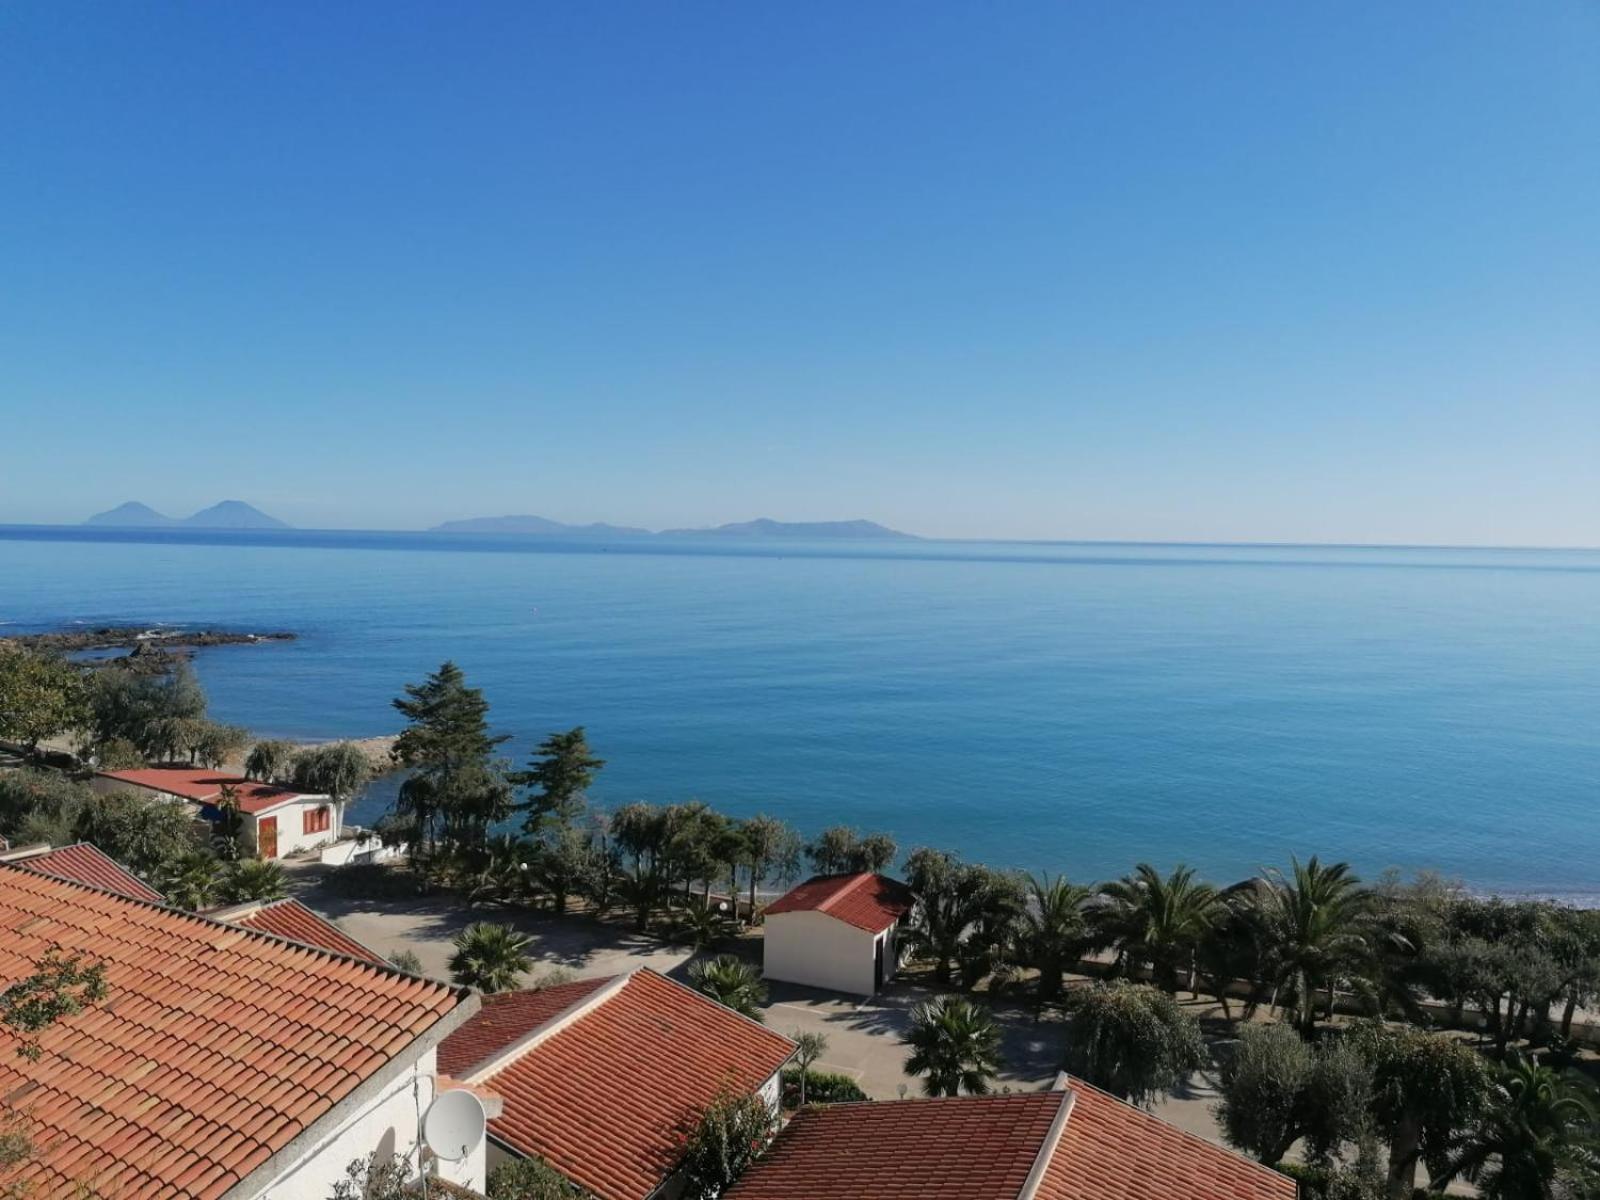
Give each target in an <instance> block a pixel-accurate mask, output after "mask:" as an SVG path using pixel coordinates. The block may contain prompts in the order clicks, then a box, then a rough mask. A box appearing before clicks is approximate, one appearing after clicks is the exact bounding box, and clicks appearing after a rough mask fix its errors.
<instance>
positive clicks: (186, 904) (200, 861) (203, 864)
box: [160, 850, 217, 911]
mask: <svg viewBox="0 0 1600 1200" xmlns="http://www.w3.org/2000/svg"><path fill="white" fill-rule="evenodd" d="M160 882H161V890H162V891H163V892H164V893H165V894H166V897H167V902H168V903H169V904H173V905H176V906H177V907H178V908H187V909H189V910H190V911H196V910H199V909H202V908H205V907H206V906H207V905H209V904H210V903H211V902H212V901H213V900H215V899H216V898H217V860H216V859H215V858H214V857H213V856H212V855H211V854H209V853H207V852H206V851H204V850H190V851H189V852H188V853H186V854H183V855H182V856H180V857H179V858H176V859H174V860H173V861H172V862H171V863H169V864H168V865H167V868H166V870H165V871H163V872H162V874H161V881H160Z"/></svg>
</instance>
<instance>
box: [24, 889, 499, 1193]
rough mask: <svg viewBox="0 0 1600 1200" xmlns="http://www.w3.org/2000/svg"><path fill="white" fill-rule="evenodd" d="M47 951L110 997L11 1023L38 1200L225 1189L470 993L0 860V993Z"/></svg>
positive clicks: (27, 1171)
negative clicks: (25, 1053) (19, 1033)
mask: <svg viewBox="0 0 1600 1200" xmlns="http://www.w3.org/2000/svg"><path fill="white" fill-rule="evenodd" d="M52 945H56V946H60V947H61V949H62V950H63V951H64V952H66V953H69V954H71V953H83V954H85V955H86V956H88V957H89V958H90V959H92V960H96V961H100V962H103V963H104V964H105V965H106V973H105V977H106V983H107V985H108V987H109V995H108V997H107V998H106V1000H105V1001H103V1002H102V1003H100V1004H98V1005H95V1006H93V1007H91V1008H90V1009H89V1010H87V1011H85V1012H83V1013H80V1014H78V1015H77V1016H73V1017H68V1018H65V1019H64V1020H62V1021H60V1022H58V1023H57V1024H55V1025H54V1026H52V1027H50V1028H49V1029H47V1030H45V1031H44V1033H43V1034H42V1036H41V1037H40V1046H41V1049H42V1055H41V1057H40V1058H39V1059H38V1060H37V1061H35V1062H30V1061H28V1060H27V1059H25V1058H23V1057H21V1056H20V1055H19V1054H18V1053H17V1052H16V1051H17V1045H16V1042H17V1038H16V1035H15V1034H13V1033H11V1032H10V1031H9V1030H0V1106H4V1107H6V1108H10V1109H12V1110H14V1111H17V1112H20V1113H22V1114H24V1115H25V1118H26V1120H27V1122H28V1124H29V1127H30V1131H31V1134H32V1138H33V1141H34V1145H35V1150H36V1157H35V1158H34V1159H33V1160H32V1161H31V1162H30V1163H29V1164H28V1165H27V1166H26V1167H25V1168H23V1169H22V1172H21V1176H20V1177H21V1179H22V1180H25V1181H27V1182H29V1183H30V1184H31V1185H32V1186H33V1188H34V1190H35V1192H37V1193H38V1194H39V1195H41V1196H57V1195H68V1194H71V1191H72V1188H73V1186H74V1185H75V1184H76V1183H78V1182H87V1183H92V1184H93V1185H94V1186H95V1187H96V1188H97V1190H98V1191H99V1192H100V1193H102V1194H104V1195H108V1196H113V1195H114V1196H127V1197H135V1196H137V1197H139V1198H140V1200H212V1198H214V1197H220V1196H222V1195H223V1194H224V1193H225V1192H227V1191H228V1190H229V1189H230V1188H232V1187H233V1186H235V1185H236V1184H238V1183H239V1181H240V1180H241V1179H243V1178H245V1177H246V1176H248V1175H249V1174H250V1173H251V1172H252V1171H254V1170H255V1169H256V1168H258V1167H260V1166H261V1165H262V1164H263V1163H264V1162H266V1161H267V1159H268V1158H269V1157H271V1156H272V1155H273V1154H274V1153H276V1152H277V1151H279V1150H281V1149H283V1148H284V1147H285V1146H286V1145H287V1144H288V1143H289V1142H290V1141H291V1140H292V1139H293V1138H295V1137H296V1136H297V1135H298V1134H299V1133H301V1132H302V1131H303V1130H305V1129H306V1128H307V1127H308V1126H310V1125H311V1124H312V1123H313V1122H315V1121H317V1120H318V1119H319V1118H321V1117H323V1116H324V1115H326V1114H328V1113H329V1112H330V1111H331V1110H332V1109H333V1108H334V1106H335V1105H336V1104H337V1103H338V1102H339V1101H340V1100H342V1099H344V1098H345V1097H346V1096H348V1095H349V1094H350V1093H351V1092H352V1091H353V1090H354V1089H355V1088H356V1087H357V1086H358V1085H359V1084H360V1083H362V1081H364V1080H366V1079H369V1078H371V1077H372V1076H373V1075H374V1074H376V1073H377V1072H379V1071H380V1070H382V1069H383V1068H385V1067H386V1066H388V1065H389V1064H390V1063H391V1062H392V1061H393V1060H394V1059H396V1058H397V1057H400V1056H402V1055H403V1054H405V1052H406V1051H407V1050H408V1049H409V1048H411V1047H412V1046H414V1044H415V1043H416V1041H417V1039H418V1038H419V1037H420V1036H422V1035H423V1034H425V1033H427V1032H428V1031H429V1030H430V1029H433V1028H434V1027H435V1026H438V1025H439V1024H440V1022H441V1021H444V1020H447V1019H449V1016H450V1014H451V1013H452V1012H453V1011H454V1010H456V1009H457V1008H459V1007H460V1006H462V1005H463V1004H471V1003H473V1001H472V998H471V996H470V994H469V993H466V992H464V991H461V990H458V989H453V988H449V987H446V986H444V985H442V984H438V983H432V982H428V981H426V980H420V979H413V978H411V977H409V976H406V975H402V974H400V973H399V972H396V971H389V970H384V969H381V968H378V967H375V966H368V965H366V964H363V963H357V962H352V961H351V960H349V959H345V958H340V957H337V956H335V955H332V954H328V953H326V952H324V951H321V950H313V949H310V948H305V947H299V946H294V945H290V944H288V943H286V942H283V941H280V940H279V939H277V938H274V937H269V936H267V935H265V934H261V933H257V932H255V931H253V930H249V929H238V928H234V927H232V926H229V925H224V924H221V923H220V922H217V921H212V920H208V919H207V918H205V917H200V916H194V915H192V914H189V913H184V912H180V911H179V910H177V909H173V908H166V907H162V906H159V905H154V904H147V903H143V902H141V901H136V900H129V899H126V898H125V897H122V896H118V895H114V894H112V893H110V892H105V891H99V890H96V889H93V888H89V887H86V886H84V885H82V884H77V883H71V882H67V881H64V880H59V879H55V878H52V877H50V876H46V875H40V874H37V873H35V872H32V871H25V870H21V869H19V868H15V867H6V866H0V986H3V985H5V984H9V983H11V982H14V981H16V980H18V979H21V978H24V977H26V976H27V975H30V974H32V973H33V970H34V962H35V961H36V960H37V959H38V958H40V957H41V956H42V955H43V954H44V953H45V952H46V950H48V949H49V948H50V947H51V946H52Z"/></svg>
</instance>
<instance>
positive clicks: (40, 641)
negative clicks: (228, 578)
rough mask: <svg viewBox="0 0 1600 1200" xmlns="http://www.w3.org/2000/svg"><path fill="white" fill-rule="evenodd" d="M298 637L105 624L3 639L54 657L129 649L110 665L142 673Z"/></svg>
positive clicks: (217, 630) (280, 633)
mask: <svg viewBox="0 0 1600 1200" xmlns="http://www.w3.org/2000/svg"><path fill="white" fill-rule="evenodd" d="M295 636H296V635H295V634H292V633H287V632H283V631H277V632H272V633H234V632H230V631H228V630H222V629H192V630H188V629H172V630H163V629H151V628H149V627H147V626H144V625H105V626H101V627H100V628H98V629H71V630H63V631H58V632H55V633H30V634H23V635H21V636H19V637H13V638H0V642H8V643H9V644H11V645H14V646H25V647H27V648H28V649H30V650H42V651H44V652H46V653H50V654H77V653H80V652H82V651H85V650H127V651H128V654H126V655H124V656H122V657H120V658H109V659H106V660H105V662H106V663H107V664H113V663H115V664H121V665H124V666H128V667H131V668H133V669H136V670H139V671H141V672H142V671H149V670H152V669H154V670H165V669H166V667H167V665H168V664H170V662H171V661H172V659H174V658H180V657H182V658H186V657H188V655H189V654H190V653H191V652H193V651H194V650H197V649H199V648H201V647H204V646H249V645H254V644H255V643H257V642H292V641H294V639H295Z"/></svg>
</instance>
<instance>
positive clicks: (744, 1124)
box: [681, 1087, 778, 1200]
mask: <svg viewBox="0 0 1600 1200" xmlns="http://www.w3.org/2000/svg"><path fill="white" fill-rule="evenodd" d="M777 1132H778V1118H777V1114H775V1113H774V1112H773V1111H772V1110H771V1109H770V1108H768V1107H767V1104H766V1101H765V1100H763V1099H762V1098H761V1097H760V1096H752V1095H750V1094H749V1093H743V1092H737V1091H735V1090H733V1089H732V1088H727V1087H725V1088H724V1089H723V1090H722V1091H721V1092H720V1093H718V1095H717V1098H716V1099H715V1100H713V1101H712V1102H711V1103H710V1104H709V1105H707V1107H706V1110H705V1111H704V1112H703V1113H701V1114H700V1117H699V1119H698V1120H697V1121H695V1122H694V1123H692V1124H691V1125H690V1126H689V1127H688V1128H687V1129H686V1130H685V1131H684V1132H683V1134H682V1142H681V1144H682V1146H683V1164H682V1169H683V1180H684V1192H683V1198H684V1200H716V1197H718V1196H720V1195H721V1194H722V1193H723V1192H725V1191H727V1190H728V1189H729V1188H730V1187H732V1186H733V1184H734V1183H735V1181H737V1180H738V1178H739V1176H741V1175H743V1174H744V1172H745V1169H746V1168H747V1167H749V1165H750V1164H751V1163H752V1162H754V1161H755V1160H756V1159H757V1158H759V1157H760V1156H761V1152H762V1151H764V1150H765V1149H766V1148H767V1145H768V1143H770V1142H771V1141H772V1138H773V1135H774V1134H776V1133H777Z"/></svg>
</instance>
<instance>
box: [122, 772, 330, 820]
mask: <svg viewBox="0 0 1600 1200" xmlns="http://www.w3.org/2000/svg"><path fill="white" fill-rule="evenodd" d="M99 774H100V778H101V779H114V780H116V781H117V782H118V783H131V784H134V785H136V786H138V787H144V788H152V789H154V790H155V791H158V792H170V793H171V794H172V795H174V796H182V797H183V798H184V799H185V800H193V801H195V802H196V803H199V804H214V803H215V802H216V801H217V800H219V799H220V798H221V797H222V789H223V788H224V787H231V788H233V790H234V794H235V795H236V796H237V797H238V799H239V811H240V812H247V813H258V812H264V811H265V810H267V809H269V808H273V807H276V806H277V805H279V804H282V803H284V802H285V801H286V800H293V799H295V798H296V797H297V796H301V795H304V794H305V793H302V792H297V791H295V790H294V789H293V788H286V787H279V786H277V785H276V784H272V783H262V782H261V781H260V780H259V779H246V778H245V777H244V776H242V775H229V774H226V773H225V772H222V771H212V770H208V769H207V768H205V767H145V768H142V769H141V770H137V771H101V772H100V773H99Z"/></svg>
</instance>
